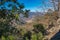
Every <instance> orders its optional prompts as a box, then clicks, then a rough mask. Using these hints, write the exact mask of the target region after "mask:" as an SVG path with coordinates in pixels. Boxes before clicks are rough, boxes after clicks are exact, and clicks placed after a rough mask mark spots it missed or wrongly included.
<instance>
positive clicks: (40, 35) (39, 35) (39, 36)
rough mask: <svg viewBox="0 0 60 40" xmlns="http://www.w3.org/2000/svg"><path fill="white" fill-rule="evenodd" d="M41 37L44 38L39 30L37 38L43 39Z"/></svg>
mask: <svg viewBox="0 0 60 40" xmlns="http://www.w3.org/2000/svg"><path fill="white" fill-rule="evenodd" d="M43 38H44V36H43V34H42V33H41V32H39V33H38V39H39V40H43Z"/></svg>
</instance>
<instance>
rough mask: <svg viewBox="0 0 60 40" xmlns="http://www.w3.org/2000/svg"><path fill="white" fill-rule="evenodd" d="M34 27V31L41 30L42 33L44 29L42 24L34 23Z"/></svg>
mask: <svg viewBox="0 0 60 40" xmlns="http://www.w3.org/2000/svg"><path fill="white" fill-rule="evenodd" d="M33 27H34V31H35V32H37V33H38V32H42V33H43V34H44V32H45V29H44V26H43V25H42V24H36V25H33Z"/></svg>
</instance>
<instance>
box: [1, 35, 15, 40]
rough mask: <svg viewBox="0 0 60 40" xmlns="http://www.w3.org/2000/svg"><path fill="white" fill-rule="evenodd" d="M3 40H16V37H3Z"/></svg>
mask: <svg viewBox="0 0 60 40" xmlns="http://www.w3.org/2000/svg"><path fill="white" fill-rule="evenodd" d="M1 39H2V40H15V37H14V36H12V35H9V36H8V37H4V36H2V37H1Z"/></svg>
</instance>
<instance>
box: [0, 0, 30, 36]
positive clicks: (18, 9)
mask: <svg viewBox="0 0 60 40" xmlns="http://www.w3.org/2000/svg"><path fill="white" fill-rule="evenodd" d="M6 3H7V4H8V5H6ZM6 6H7V8H6ZM9 8H10V9H9ZM23 9H24V4H20V3H19V2H18V1H17V0H0V37H1V36H2V35H3V36H4V37H8V36H9V35H11V34H16V33H19V30H18V29H17V28H15V27H12V24H13V23H12V22H11V21H12V20H16V21H18V20H19V14H23V15H24V16H25V17H28V13H29V10H23Z"/></svg>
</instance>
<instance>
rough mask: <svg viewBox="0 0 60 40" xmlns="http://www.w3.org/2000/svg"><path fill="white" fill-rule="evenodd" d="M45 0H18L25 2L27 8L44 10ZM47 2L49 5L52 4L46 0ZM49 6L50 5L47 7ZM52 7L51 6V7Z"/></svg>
mask: <svg viewBox="0 0 60 40" xmlns="http://www.w3.org/2000/svg"><path fill="white" fill-rule="evenodd" d="M42 1H43V0H18V2H20V3H24V5H25V9H30V10H31V11H36V10H38V11H42V10H43V9H42V7H43V2H42ZM44 1H45V3H46V4H47V6H50V5H49V4H48V2H49V1H48V0H44ZM47 8H49V7H47ZM50 8H51V7H50Z"/></svg>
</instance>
